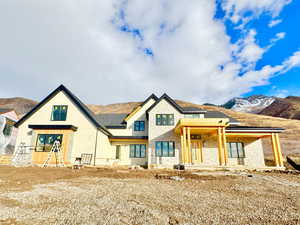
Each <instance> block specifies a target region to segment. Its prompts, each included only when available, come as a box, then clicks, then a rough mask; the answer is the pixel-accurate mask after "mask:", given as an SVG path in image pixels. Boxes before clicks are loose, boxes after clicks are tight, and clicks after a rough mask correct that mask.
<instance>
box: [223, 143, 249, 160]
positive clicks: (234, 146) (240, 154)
mask: <svg viewBox="0 0 300 225" xmlns="http://www.w3.org/2000/svg"><path fill="white" fill-rule="evenodd" d="M227 151H228V157H229V158H245V151H244V144H243V143H241V142H229V143H227Z"/></svg>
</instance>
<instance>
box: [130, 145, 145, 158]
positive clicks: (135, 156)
mask: <svg viewBox="0 0 300 225" xmlns="http://www.w3.org/2000/svg"><path fill="white" fill-rule="evenodd" d="M137 145H139V146H140V153H141V152H142V148H141V146H145V156H141V155H142V154H140V156H139V157H137V154H136V152H137V149H136V146H137ZM131 146H134V156H131ZM146 156H147V146H146V144H130V145H129V158H130V159H144V158H146Z"/></svg>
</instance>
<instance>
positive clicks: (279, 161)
mask: <svg viewBox="0 0 300 225" xmlns="http://www.w3.org/2000/svg"><path fill="white" fill-rule="evenodd" d="M274 136H275V141H276V146H277V154H278V163H279V165H280V166H281V167H283V166H284V165H283V157H282V151H281V146H280V141H279V135H278V134H274Z"/></svg>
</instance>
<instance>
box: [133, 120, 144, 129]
mask: <svg viewBox="0 0 300 225" xmlns="http://www.w3.org/2000/svg"><path fill="white" fill-rule="evenodd" d="M144 130H145V121H134V131H144Z"/></svg>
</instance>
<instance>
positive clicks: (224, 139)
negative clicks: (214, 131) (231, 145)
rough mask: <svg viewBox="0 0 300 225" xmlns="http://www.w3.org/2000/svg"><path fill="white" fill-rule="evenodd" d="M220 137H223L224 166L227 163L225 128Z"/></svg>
mask: <svg viewBox="0 0 300 225" xmlns="http://www.w3.org/2000/svg"><path fill="white" fill-rule="evenodd" d="M222 131H223V132H222V136H223V150H224V163H225V166H226V165H227V163H228V152H227V142H226V131H225V127H223V128H222Z"/></svg>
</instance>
